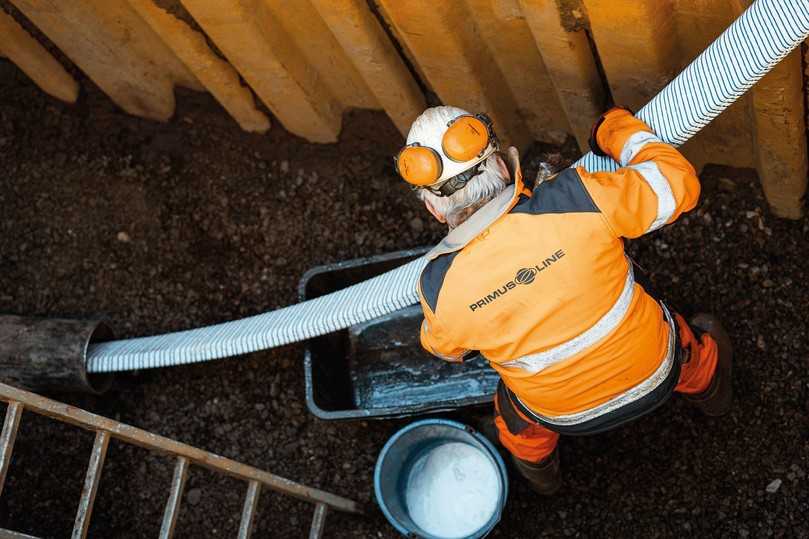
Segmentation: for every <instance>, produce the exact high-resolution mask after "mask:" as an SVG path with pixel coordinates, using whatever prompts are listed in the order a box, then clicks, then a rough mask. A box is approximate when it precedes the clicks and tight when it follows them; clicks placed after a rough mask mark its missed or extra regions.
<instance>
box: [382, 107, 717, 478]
mask: <svg viewBox="0 0 809 539" xmlns="http://www.w3.org/2000/svg"><path fill="white" fill-rule="evenodd" d="M590 144H591V147H592V150H593V152H595V153H596V154H599V155H607V156H609V157H611V158H612V159H614V160H615V161H617V162H618V163H619V164H620V166H621V168H619V169H618V170H617V171H615V172H595V173H593V172H588V171H587V170H585V169H584V168H583V167H581V166H579V167H576V168H567V169H564V170H562V171H561V172H559V173H558V174H556V175H555V177H553V178H552V179H548V180H546V181H541V182H540V183H539V184H538V185H534V186H531V185H529V184H528V183H526V182H525V181H524V179H523V177H522V172H521V170H520V163H519V155H518V153H517V150H516V149H515V148H508V149H507V150H506V151H505V152H503V153H501V152H500V150H499V143H498V139H497V137H496V135H495V132H494V128H493V125H492V122H491V120H490V119H489V118H488V117H487V116H486V115H483V114H470V113H469V112H467V111H465V110H462V109H460V108H456V107H449V106H441V107H433V108H429V109H427V110H426V111H425V112H424V113H423V114H421V115H420V116H419V117H418V118H417V119H416V120H415V122H413V124H412V126H411V128H410V131H409V133H408V136H407V142H406V146H405V147H404V148H402V149H401V151H400V152H399V153H398V155H397V156H396V158H395V163H396V168H397V171H398V172H399V174H400V175H401V176H402V177H403V178H404V179H405V180H406V181H407V182H408V183H410V184H411V185H412V186H413V188H415V189H416V191H417V193H418V196H419V197H420V198H421V200H422V201H423V202H424V205H425V206H426V208H427V210H428V211H429V212H430V213H431V214H432V215H433V216H434V217H435V218H436V219H437V220H438V221H440V222H441V223H446V224H447V225H448V226H449V233H448V235H447V236H446V237H445V238H444V240H443V241H441V243H440V244H439V245H437V246H436V247H435V248H433V249H432V250H431V251H430V252H429V253H428V254H427V258H428V260H429V261H428V263H427V265H426V267H425V269H424V270H423V272H422V274H421V276H420V279H419V287H418V288H419V290H418V292H419V297H420V301H421V306H422V308H423V311H424V321H423V323H422V326H421V343H422V346H424V348H425V349H426V350H427V351H429V352H430V353H432V354H433V355H435V356H438V357H439V358H441V359H444V360H446V361H450V362H462V361H464V359H466V358H468V357H471V356H473V355H475V354H478V353H479V354H481V355H482V356H483V357H484V358H486V359H487V360H488V361H489V363H490V364H491V366H492V367H493V368H494V369H495V370H497V372H498V373H499V374H500V378H501V379H500V383H499V386H498V389H497V392H496V395H495V417H494V424H495V426H496V428H497V433H498V436H499V441H500V442H501V443H502V445H503V446H504V447H505V448H506V449H508V451H509V452H510V453H511V455H512V458H513V462H514V464H515V468H516V470H517V471H518V472H519V473H520V474H521V475H522V476H523V477H524V478H525V479H526V480H527V481H528V483H529V485H530V486H531V487H532V488H533V489H534V490H535V491H536V492H538V493H540V494H552V493H554V492H555V491H556V490H557V489H558V488H559V487H560V486H561V473H560V468H559V456H558V455H559V454H558V451H557V442H558V440H559V435H560V434H563V435H587V434H596V433H599V432H603V431H606V430H609V429H613V428H615V427H618V426H619V425H622V424H624V423H626V422H628V421H631V420H634V419H636V418H638V417H641V416H643V415H645V414H648V413H649V412H651V411H652V410H654V409H656V408H657V407H658V406H660V405H661V404H663V403H664V402H665V401H666V400H667V399H668V398H669V396H670V395H671V394H672V393H673V392H677V393H681V394H683V396H684V398H685V399H686V400H688V401H689V402H691V403H693V404H694V405H696V406H697V407H699V408H700V409H701V410H702V411H703V412H704V413H705V414H707V415H710V416H719V415H723V414H725V413H726V412H727V411H728V409H729V407H730V404H731V399H732V387H731V361H732V351H731V343H730V339H729V337H728V335H727V333H726V332H725V330H724V329H723V327H722V325H721V324H720V322H719V321H718V320H717V319H716V318H715V317H714V316H712V315H709V314H699V315H697V316H695V317H694V318H692V319H691V323H690V325H689V324H688V323H687V322H686V321H685V320H684V319H683V317H682V316H680V314H678V313H676V312H674V311H673V310H672V309H670V308H669V307H668V306H667V305H666V304H665V303H664V302H662V301H661V300H660V299H659V298H655V297H653V296H652V295H650V291H649V290H648V289H646V288H644V287H643V286H641V285H640V284H639V283H638V282H637V280H636V271H635V268H633V264H632V262H631V261H630V259H629V258H628V257H627V256H626V254H625V253H624V244H623V238H637V237H639V236H642V235H644V234H647V233H650V232H654V231H655V230H658V229H659V228H661V227H663V226H664V225H667V224H669V223H671V222H673V221H675V220H676V219H677V218H678V217H679V216H680V214H682V213H683V212H686V211H689V210H691V209H692V208H693V207H694V206H695V204H696V203H697V199H698V198H699V192H700V185H699V179H698V178H697V176H696V173H695V171H694V168H693V167H692V166H691V164H690V163H689V162H688V161H687V160H686V159H685V158H684V157H683V156H682V155H681V154H680V153H679V152H678V151H677V150H676V149H674V148H673V147H672V146H670V145H668V144H665V143H663V142H661V140H660V139H659V138H658V137H657V136H656V135H655V134H654V132H653V131H652V130H651V129H650V128H649V126H648V125H646V124H645V123H644V122H643V121H641V120H639V119H637V118H636V117H634V116H633V114H632V113H631V112H630V111H629V110H627V109H623V108H613V109H611V110H609V111H608V112H606V113H605V114H604V115H603V116H602V117H601V118H599V119H598V121H597V122H596V123H595V125H594V127H593V130H592V137H591V141H590Z"/></svg>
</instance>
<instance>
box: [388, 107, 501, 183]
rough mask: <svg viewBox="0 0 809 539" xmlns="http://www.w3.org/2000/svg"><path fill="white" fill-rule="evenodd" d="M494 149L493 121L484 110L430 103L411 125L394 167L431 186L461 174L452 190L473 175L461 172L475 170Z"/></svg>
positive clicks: (412, 180)
mask: <svg viewBox="0 0 809 539" xmlns="http://www.w3.org/2000/svg"><path fill="white" fill-rule="evenodd" d="M497 149H498V142H497V137H496V136H495V134H494V130H493V129H492V122H491V120H490V119H489V118H488V116H486V115H485V114H476V115H473V114H471V113H469V112H467V111H465V110H463V109H461V108H458V107H450V106H441V107H431V108H429V109H427V110H425V111H424V112H423V113H422V114H421V115H420V116H419V117H418V118H416V120H415V121H414V122H413V125H411V126H410V132H409V133H408V134H407V145H406V146H405V147H404V148H402V150H400V151H399V153H398V155H397V156H396V169H397V171H398V172H399V174H400V175H401V176H402V178H404V179H405V181H407V182H408V183H410V184H412V185H414V186H415V187H420V188H428V189H431V190H434V189H438V188H439V187H441V185H442V184H444V183H445V182H446V183H451V182H447V180H449V179H451V178H454V177H456V176H458V175H459V174H461V175H462V176H461V177H460V179H461V181H458V182H454V183H455V185H454V186H453V187H452V188H451V191H453V192H454V191H455V190H457V189H460V188H462V187H463V186H464V185H466V182H467V181H469V179H471V178H472V177H473V176H474V175H475V174H474V173H473V174H469V175H466V176H468V177H466V178H464V177H463V176H465V175H463V173H464V172H467V171H470V172H474V171H472V169H473V168H475V167H476V166H477V165H478V164H479V163H482V162H483V161H485V160H486V158H487V157H489V156H490V155H491V154H492V153H494V152H495V151H497ZM443 191H446V189H445V190H443ZM442 194H445V195H448V194H451V192H450V193H447V192H443V193H442Z"/></svg>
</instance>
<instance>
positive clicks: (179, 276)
mask: <svg viewBox="0 0 809 539" xmlns="http://www.w3.org/2000/svg"><path fill="white" fill-rule="evenodd" d="M83 84H84V87H85V89H86V91H85V92H84V95H83V96H82V98H81V100H80V102H79V103H78V104H77V105H76V106H72V107H71V106H65V105H62V104H60V103H58V102H56V101H54V100H52V99H50V98H49V97H47V96H45V95H44V94H42V93H41V92H40V91H39V90H37V89H36V88H35V87H34V86H33V84H31V83H30V82H29V81H28V80H27V79H26V78H25V77H24V76H23V75H22V74H21V73H20V72H19V71H18V70H16V68H14V67H13V66H12V65H11V64H9V63H8V62H6V61H0V170H2V171H3V175H2V179H0V181H2V188H0V207H1V208H3V211H2V213H0V312H9V313H16V314H27V315H46V316H77V317H92V316H103V317H106V318H108V319H109V320H110V321H111V324H112V326H113V327H114V328H115V330H116V332H117V334H118V335H119V336H121V337H126V336H135V335H143V334H151V333H159V332H164V331H170V330H177V329H183V328H189V327H194V326H199V325H202V324H209V323H213V322H218V321H223V320H229V319H233V318H238V317H243V316H246V315H250V314H255V313H259V312H262V311H265V310H270V309H275V308H278V307H281V306H284V305H287V304H290V303H292V302H294V301H295V300H296V285H297V282H298V280H299V279H300V276H301V275H302V274H303V272H304V271H305V270H306V269H308V268H310V267H312V266H314V265H318V264H323V263H328V262H333V261H338V260H343V259H347V258H353V257H358V256H369V255H374V254H379V253H381V252H386V251H392V250H398V249H406V248H411V247H416V246H421V245H428V244H432V243H434V242H436V241H438V240H439V239H440V237H441V235H442V232H443V230H442V229H441V227H440V226H439V225H438V224H437V223H433V222H432V221H430V220H429V219H427V215H426V213H425V212H424V211H423V210H422V209H421V208H420V207H419V205H418V204H417V202H416V201H415V200H414V198H413V197H412V195H410V194H409V192H408V189H407V188H406V187H405V186H404V185H403V184H402V183H401V182H399V181H397V179H396V178H395V176H394V173H393V170H392V167H391V159H390V156H391V155H392V153H393V152H395V151H396V149H397V148H398V146H399V145H400V144H401V138H400V136H399V134H398V133H397V132H396V130H395V129H394V128H393V126H392V125H391V124H390V123H389V121H388V120H387V119H386V118H385V117H384V115H382V114H379V113H369V112H363V113H352V114H349V115H348V116H347V117H346V121H345V129H344V132H343V136H342V138H341V140H340V142H339V143H337V144H334V145H313V144H308V143H306V142H305V141H302V140H300V139H297V138H296V137H293V136H291V135H289V134H288V133H286V132H285V131H284V130H283V129H282V128H281V127H280V126H279V125H275V126H274V127H273V129H272V130H271V132H270V133H269V134H267V135H266V136H255V135H248V134H245V133H243V132H241V131H240V130H239V129H238V128H237V126H236V125H235V124H234V123H233V122H232V120H230V119H229V118H228V117H227V116H226V115H225V114H224V113H223V112H222V111H221V110H220V109H219V107H218V106H217V105H216V104H215V102H213V101H212V100H211V99H210V97H209V96H205V95H198V94H192V93H186V92H181V93H180V95H179V96H178V103H179V105H178V113H177V115H176V119H175V120H174V121H173V122H172V123H170V124H165V125H163V124H157V123H153V122H147V121H144V120H140V119H137V118H133V117H130V116H127V115H125V114H123V113H121V112H119V111H118V110H117V109H116V108H115V107H114V106H113V105H112V104H110V102H109V101H108V100H107V99H106V98H105V97H104V96H103V95H102V94H101V93H100V92H99V91H98V90H97V89H95V88H94V87H93V86H92V84H91V83H89V82H88V81H84V82H83ZM574 153H575V152H573V151H572V150H571V149H570V148H568V149H567V150H564V151H562V152H561V154H560V153H559V152H558V151H556V150H553V149H550V148H548V147H538V148H536V149H535V151H534V152H533V154H532V155H533V158H534V159H536V158H543V159H550V160H555V161H557V162H559V161H560V160H563V159H565V157H564V156H567V157H570V156H571V155H572V154H574ZM702 179H703V185H704V195H703V198H702V201H701V204H700V206H699V207H698V209H697V210H695V211H694V212H692V213H691V214H690V215H688V216H687V217H685V218H684V219H682V220H681V222H680V223H679V224H677V225H675V226H672V227H668V228H667V229H665V230H662V231H660V232H657V233H655V234H653V235H651V236H649V237H647V238H644V239H642V240H639V241H635V242H633V244H632V245H631V246H630V250H631V251H632V253H633V255H634V256H635V258H636V259H637V261H638V262H639V263H640V265H641V266H643V267H644V268H645V269H646V270H647V271H648V272H649V273H650V275H651V279H652V281H653V283H654V284H655V285H656V287H657V288H658V289H659V290H660V291H661V292H662V293H663V294H664V295H665V296H666V297H667V298H669V299H670V301H671V302H672V303H673V304H675V305H677V306H678V307H679V308H680V309H681V310H682V311H684V312H695V311H696V310H708V311H712V312H715V313H718V314H719V315H720V316H721V317H722V318H723V319H724V320H725V321H726V323H727V326H728V329H729V331H730V333H731V336H732V337H733V338H734V340H735V343H736V351H737V355H736V366H735V375H736V378H735V389H736V392H737V396H738V398H737V401H736V406H735V409H734V411H733V413H732V415H730V417H728V418H725V419H722V420H713V419H706V418H704V417H701V416H700V415H699V414H698V413H697V412H696V411H695V410H693V409H691V408H689V407H687V406H685V405H684V403H683V402H681V401H680V400H678V399H676V398H675V399H673V400H672V401H671V402H670V403H669V404H668V405H667V406H665V407H663V408H662V409H660V410H658V411H657V412H656V413H654V414H653V415H652V416H650V417H647V418H645V419H644V420H642V421H639V422H636V423H634V424H631V425H628V426H626V427H624V428H621V429H619V430H616V431H613V432H610V433H607V434H604V435H599V436H594V437H582V438H565V439H563V440H562V442H561V458H562V464H563V467H564V474H565V486H564V488H563V490H562V491H561V493H560V494H559V495H557V496H555V497H553V498H551V499H538V498H536V497H535V496H533V495H532V494H531V493H530V492H529V491H528V490H527V489H526V488H525V487H524V486H523V485H522V484H520V483H519V482H517V481H515V482H514V483H513V484H512V491H511V495H510V499H509V502H508V506H507V508H506V511H505V514H504V516H503V521H502V522H501V524H500V525H499V526H498V528H497V529H496V530H495V531H494V533H493V534H492V536H493V537H536V536H547V537H559V536H570V537H576V536H582V537H591V536H598V537H602V536H611V537H626V536H630V535H634V536H642V537H679V536H683V535H692V536H697V537H736V536H741V537H749V536H753V537H768V536H775V537H806V536H809V517H807V514H809V488H807V485H809V478H807V476H806V474H807V472H809V419H808V416H809V378H808V377H807V375H806V374H805V372H806V371H807V366H809V365H808V363H807V352H808V351H809V337H807V333H808V331H807V330H808V329H809V328H807V321H806V317H805V316H803V315H801V314H800V313H806V312H807V307H809V305H808V304H809V291H807V290H806V288H805V286H804V283H805V282H806V280H807V275H806V271H805V270H804V263H803V262H804V260H806V259H807V256H808V255H809V242H806V241H804V238H805V236H806V235H807V232H809V222H807V221H806V220H802V221H798V222H791V221H783V220H778V219H776V218H774V217H773V216H771V214H770V213H769V212H768V210H767V209H766V205H765V202H764V199H763V196H762V192H761V189H760V188H759V186H758V184H757V181H756V179H755V176H754V175H751V174H749V173H746V172H745V171H739V170H732V169H727V168H708V169H706V171H704V173H703V175H702ZM301 359H302V349H301V347H300V346H298V345H295V346H287V347H284V348H280V349H276V350H271V351H267V352H261V353H256V354H252V355H249V356H246V357H240V358H235V359H229V360H221V361H216V362H212V363H209V364H205V365H196V366H187V367H177V368H170V369H162V370H155V371H144V372H140V373H134V374H125V375H122V376H119V377H118V380H117V383H116V386H115V388H114V389H113V390H112V391H111V392H109V393H108V394H106V395H104V396H103V397H89V396H80V395H60V396H58V398H60V399H62V400H67V401H68V402H70V403H72V404H76V405H80V406H82V407H85V408H87V409H90V410H92V411H94V412H97V413H100V414H103V415H106V416H110V417H113V418H116V419H120V420H121V421H125V422H127V423H131V424H134V425H137V426H140V427H143V428H145V429H148V430H152V431H156V432H158V433H161V434H164V435H167V436H170V437H174V438H177V439H179V440H182V441H185V442H188V443H191V444H193V445H197V446H200V447H203V448H206V449H209V450H212V451H214V452H217V453H220V454H222V455H225V456H228V457H231V458H234V459H237V460H240V461H243V462H246V463H249V464H252V465H255V466H258V467H260V468H263V469H267V470H270V471H273V472H274V473H277V474H279V475H282V476H285V477H288V478H290V479H294V480H296V481H300V482H303V483H305V484H308V485H312V486H317V487H320V488H324V489H326V490H330V491H333V492H335V493H337V494H341V495H344V496H348V497H352V498H355V499H358V500H360V501H362V502H364V503H367V504H368V514H367V516H364V517H354V516H345V515H337V514H332V515H330V517H329V520H328V524H327V536H328V537H394V536H395V534H394V532H393V531H392V529H391V528H390V527H389V526H388V525H387V523H386V522H385V520H384V518H383V517H382V515H381V513H380V512H379V511H378V510H377V509H376V507H375V505H374V503H373V487H372V470H373V464H374V461H375V458H376V455H377V452H378V451H379V450H380V448H381V447H382V445H383V444H384V442H385V440H386V439H387V438H388V436H390V435H391V434H392V433H393V432H394V431H395V430H396V429H397V428H399V427H401V426H402V425H404V424H406V421H387V422H356V423H341V424H335V423H329V422H323V421H319V420H317V419H315V418H314V417H313V416H311V415H310V414H309V413H308V412H307V410H306V408H305V405H304V396H303V369H302V361H301ZM91 446H92V436H91V435H90V434H89V433H85V432H82V431H79V430H77V429H75V428H72V427H65V426H61V425H58V424H56V423H52V422H49V421H45V420H44V419H42V418H38V417H35V416H32V415H30V414H26V415H25V417H24V418H23V423H22V427H21V431H20V434H19V437H18V441H17V449H16V451H15V453H14V459H13V462H12V465H11V470H10V476H9V478H8V480H7V484H6V488H5V490H4V491H3V497H2V498H0V526H2V527H6V528H11V529H14V530H19V531H24V532H26V533H30V534H34V535H38V536H43V537H65V536H68V535H69V530H70V528H71V526H72V520H73V516H74V513H75V507H76V502H77V499H78V496H79V493H80V491H81V485H82V479H83V474H84V468H85V466H86V461H87V457H88V454H89V451H90V448H91ZM172 466H173V463H172V461H171V459H168V458H165V457H162V456H157V455H153V454H149V453H147V452H146V451H144V450H141V449H136V448H133V447H129V446H124V445H122V444H119V443H117V442H113V443H112V445H111V449H110V452H109V456H108V460H107V464H106V465H105V473H104V477H103V480H102V484H101V487H100V491H99V497H98V500H97V502H96V507H95V511H94V517H93V520H92V525H91V529H90V535H91V536H92V537H153V536H155V535H156V533H157V530H158V529H159V525H160V520H161V514H162V510H163V506H164V503H165V497H166V493H167V489H168V485H169V483H170V477H171V470H172ZM768 487H769V488H768ZM243 494H244V485H242V484H240V483H238V482H237V481H234V480H230V479H222V478H220V477H218V476H216V475H214V474H211V473H208V472H205V471H202V470H200V469H192V472H191V474H190V477H189V480H188V483H187V485H186V495H185V498H184V505H183V510H182V513H181V517H180V522H179V524H178V532H177V537H195V538H196V537H230V536H234V535H235V530H236V529H237V526H238V514H239V510H240V506H241V501H242V497H243ZM310 518H311V507H310V506H308V505H306V504H304V503H301V502H297V501H293V500H291V499H290V498H286V497H283V496H278V495H273V494H270V493H268V492H265V493H264V494H263V495H262V498H261V502H260V507H259V518H258V521H257V531H256V535H257V536H259V537H263V536H276V537H302V536H305V535H306V532H305V530H306V528H307V527H308V523H309V520H310Z"/></svg>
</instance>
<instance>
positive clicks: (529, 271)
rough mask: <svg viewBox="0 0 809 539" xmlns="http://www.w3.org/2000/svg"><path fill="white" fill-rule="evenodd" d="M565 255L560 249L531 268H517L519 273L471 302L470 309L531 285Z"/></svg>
mask: <svg viewBox="0 0 809 539" xmlns="http://www.w3.org/2000/svg"><path fill="white" fill-rule="evenodd" d="M563 256H565V251H564V250H562V249H559V250H558V251H556V252H555V253H553V254H552V255H551V256H549V257H548V258H546V259H544V260H543V261H542V262H541V263H539V264H537V265H536V266H531V267H530V268H520V269H518V270H517V275H515V276H514V278H513V279H512V280H510V281H508V282H507V283H505V284H504V285H503V286H501V287H499V288H497V289H496V290H494V291H493V292H492V293H491V294H487V295H486V297H482V298H480V299H479V300H477V301H476V302H475V303H471V304H469V309H470V310H471V311H476V310H477V309H481V308H483V307H485V306H486V305H488V304H489V303H491V302H493V301H494V300H496V299H497V298H499V297H501V296H504V295H505V294H506V293H507V292H508V291H509V290H513V289H515V288H517V285H529V284H531V283H533V282H534V280H535V279H536V278H537V275H539V273H540V272H541V271H545V269H547V268H549V267H551V266H552V265H553V264H554V263H555V262H557V261H559V259H561V258H562V257H563Z"/></svg>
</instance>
